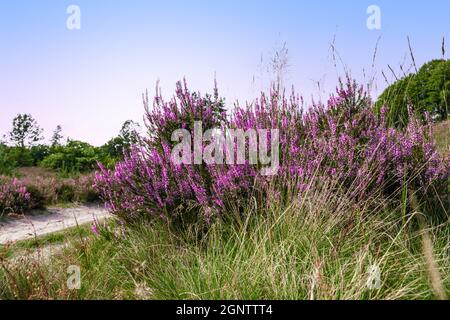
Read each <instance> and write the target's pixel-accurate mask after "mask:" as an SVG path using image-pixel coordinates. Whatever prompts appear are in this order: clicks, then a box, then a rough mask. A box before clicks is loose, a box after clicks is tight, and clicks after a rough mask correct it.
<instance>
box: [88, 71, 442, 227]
mask: <svg viewBox="0 0 450 320" xmlns="http://www.w3.org/2000/svg"><path fill="white" fill-rule="evenodd" d="M144 105H145V110H146V115H145V119H146V122H147V127H148V132H149V133H150V134H149V137H148V138H147V139H146V140H145V143H144V146H143V147H141V148H134V149H132V150H131V151H130V153H129V154H128V155H127V156H126V157H125V159H124V160H123V161H122V162H119V163H118V164H117V165H116V168H115V170H113V171H110V170H106V169H105V168H103V167H102V166H101V165H100V171H99V172H98V173H97V174H96V181H95V186H96V188H97V190H98V191H99V192H100V194H101V196H102V198H103V199H104V200H105V201H106V204H107V206H108V208H109V209H110V210H111V211H112V212H113V213H114V214H116V215H118V216H119V217H121V218H122V219H123V220H124V221H133V220H135V219H141V218H143V217H144V218H150V219H152V218H160V219H163V220H164V221H167V222H170V221H173V220H174V219H176V218H177V217H178V216H179V215H180V214H181V215H183V214H186V213H189V212H193V211H197V212H199V213H200V219H203V220H204V221H206V222H209V221H211V219H213V218H214V217H215V216H219V215H223V214H226V213H227V209H229V208H230V207H231V206H233V207H238V208H244V206H245V204H246V203H247V202H248V201H249V199H250V198H251V197H252V196H256V197H257V198H258V199H268V198H269V194H270V195H272V199H273V195H274V193H276V194H278V195H279V198H281V197H282V194H283V193H285V192H288V191H289V192H291V193H294V194H295V193H296V194H298V195H299V196H300V195H301V194H302V192H304V191H305V190H308V188H313V187H314V186H316V185H320V184H321V183H322V182H323V181H325V180H329V179H330V178H331V179H333V181H335V183H334V184H333V185H334V186H336V188H339V189H340V191H348V193H349V195H350V196H352V197H353V198H354V200H355V202H358V201H362V200H364V199H365V198H367V197H370V196H373V195H375V194H377V195H380V196H391V194H392V190H393V188H398V187H400V186H402V185H403V183H405V181H407V182H408V184H409V185H410V186H411V187H412V188H414V190H423V192H424V193H426V191H427V189H428V188H429V187H430V186H431V185H433V184H438V183H440V182H442V181H445V179H447V178H448V172H449V170H448V160H446V161H444V160H443V159H441V158H440V157H439V155H438V154H437V152H436V151H435V147H434V144H433V142H432V140H431V139H430V132H431V131H430V127H429V124H427V123H422V122H421V121H420V120H419V119H417V118H415V116H414V115H413V114H411V115H410V118H411V121H410V124H409V125H408V126H407V127H406V128H405V130H399V129H394V128H390V127H388V125H387V123H386V120H385V114H386V113H387V108H386V107H385V108H383V109H382V112H381V115H380V116H378V115H377V114H376V113H375V112H374V110H373V108H372V103H371V100H370V98H369V97H368V95H367V94H366V93H365V92H364V90H363V88H362V87H360V86H358V85H357V84H356V83H355V82H352V81H351V80H349V79H347V81H346V82H345V83H344V82H341V84H340V86H339V87H338V89H337V90H336V95H333V96H332V97H331V98H330V99H329V100H328V102H327V104H326V105H324V104H321V103H313V105H312V106H310V107H309V108H308V109H307V111H304V110H305V108H304V106H303V100H302V99H301V98H299V96H297V95H295V93H294V92H293V93H292V94H291V96H290V97H286V96H285V95H284V92H283V93H282V92H279V91H278V90H276V89H272V90H271V91H270V92H269V95H266V94H264V93H262V94H261V96H260V97H259V98H258V99H255V101H254V103H252V104H247V105H246V106H245V107H241V106H240V105H239V104H238V103H237V104H236V105H235V107H234V109H233V110H232V112H230V113H229V114H228V115H226V114H225V112H224V104H223V100H221V99H219V96H218V93H217V88H216V89H215V92H214V96H213V97H211V96H209V95H206V96H205V97H202V96H201V95H200V94H199V93H192V92H190V91H189V90H188V89H187V86H186V83H184V84H181V83H178V84H177V88H176V95H175V97H174V98H173V99H172V100H171V101H170V102H165V101H164V99H163V98H162V97H161V95H157V97H155V100H154V104H153V109H151V110H150V108H149V101H148V96H147V95H146V96H144ZM194 121H202V123H203V129H204V130H207V129H210V128H215V127H218V128H223V127H225V126H227V127H230V128H236V129H242V130H244V131H245V130H247V129H280V169H279V171H278V175H275V176H272V177H266V176H261V174H260V171H259V169H260V166H258V165H250V164H249V163H248V162H246V163H245V164H242V165H225V164H224V165H206V164H204V163H203V164H201V165H184V164H181V165H179V164H174V163H173V162H172V161H171V156H170V151H171V148H172V147H173V146H172V142H171V139H170V138H171V133H172V132H173V131H174V130H176V129H180V128H186V129H188V130H192V129H193V128H192V127H193V123H194ZM247 147H248V145H247ZM274 186H275V187H274ZM274 190H275V191H274ZM262 205H263V204H262ZM242 211H244V210H242Z"/></svg>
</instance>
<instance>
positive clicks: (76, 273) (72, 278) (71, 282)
mask: <svg viewBox="0 0 450 320" xmlns="http://www.w3.org/2000/svg"><path fill="white" fill-rule="evenodd" d="M67 275H68V278H67V289H69V290H80V289H81V270H80V267H79V266H76V265H72V266H69V267H68V268H67Z"/></svg>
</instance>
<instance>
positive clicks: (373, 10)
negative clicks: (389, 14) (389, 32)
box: [366, 5, 381, 30]
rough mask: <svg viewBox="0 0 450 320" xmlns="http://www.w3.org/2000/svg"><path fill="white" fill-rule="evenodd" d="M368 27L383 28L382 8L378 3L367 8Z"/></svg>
mask: <svg viewBox="0 0 450 320" xmlns="http://www.w3.org/2000/svg"><path fill="white" fill-rule="evenodd" d="M367 14H368V15H369V17H368V18H367V23H366V24H367V29H369V30H381V8H380V7H379V6H377V5H370V6H369V7H368V8H367Z"/></svg>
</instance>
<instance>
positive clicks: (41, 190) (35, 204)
mask: <svg viewBox="0 0 450 320" xmlns="http://www.w3.org/2000/svg"><path fill="white" fill-rule="evenodd" d="M98 200H99V194H98V191H97V190H96V189H95V188H94V174H89V175H82V176H79V177H75V178H66V179H62V178H58V177H56V176H35V175H28V176H26V177H22V178H14V179H11V178H7V177H1V176H0V215H1V214H9V213H25V214H26V213H27V212H28V211H29V210H31V209H41V208H44V207H45V206H46V205H53V204H58V203H68V202H95V201H98Z"/></svg>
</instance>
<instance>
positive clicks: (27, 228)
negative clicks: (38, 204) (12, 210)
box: [0, 205, 110, 244]
mask: <svg viewBox="0 0 450 320" xmlns="http://www.w3.org/2000/svg"><path fill="white" fill-rule="evenodd" d="M107 217H110V214H109V213H108V212H107V211H106V210H105V209H104V208H103V207H101V206H98V205H89V206H85V205H84V206H79V207H76V208H50V209H48V210H47V211H45V212H44V213H41V214H36V215H30V216H24V217H19V218H6V219H5V220H2V221H0V244H6V243H8V242H14V241H19V240H26V239H30V238H34V237H35V236H42V235H46V234H49V233H53V232H57V231H61V230H64V229H67V228H71V227H75V226H76V225H77V224H79V225H81V224H85V223H89V222H92V221H94V219H98V220H101V219H104V218H107Z"/></svg>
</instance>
